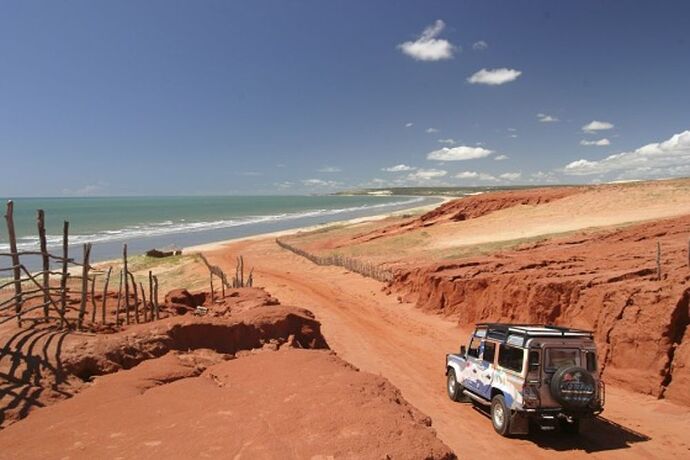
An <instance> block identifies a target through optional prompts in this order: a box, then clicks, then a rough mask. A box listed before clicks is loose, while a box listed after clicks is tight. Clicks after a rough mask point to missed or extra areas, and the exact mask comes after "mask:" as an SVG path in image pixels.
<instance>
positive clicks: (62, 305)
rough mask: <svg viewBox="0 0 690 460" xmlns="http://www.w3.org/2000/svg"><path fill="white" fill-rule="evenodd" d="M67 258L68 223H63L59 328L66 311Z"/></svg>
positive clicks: (61, 325)
mask: <svg viewBox="0 0 690 460" xmlns="http://www.w3.org/2000/svg"><path fill="white" fill-rule="evenodd" d="M68 256H69V222H67V221H64V223H63V224H62V276H60V309H61V310H62V314H61V315H60V316H61V319H60V328H62V327H63V320H62V318H64V317H65V311H66V310H67V278H68V277H69V272H68V271H67V268H68V266H67V264H68V260H67V258H68Z"/></svg>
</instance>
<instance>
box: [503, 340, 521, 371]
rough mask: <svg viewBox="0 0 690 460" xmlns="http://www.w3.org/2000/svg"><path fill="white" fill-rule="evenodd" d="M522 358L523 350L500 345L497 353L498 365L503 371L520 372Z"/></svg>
mask: <svg viewBox="0 0 690 460" xmlns="http://www.w3.org/2000/svg"><path fill="white" fill-rule="evenodd" d="M524 356H525V350H523V349H522V348H516V347H511V346H510V345H501V348H500V350H499V351H498V365H499V366H501V367H502V368H504V369H509V370H511V371H515V372H522V359H523V357H524Z"/></svg>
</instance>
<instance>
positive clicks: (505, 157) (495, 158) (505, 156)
mask: <svg viewBox="0 0 690 460" xmlns="http://www.w3.org/2000/svg"><path fill="white" fill-rule="evenodd" d="M508 158H510V157H509V156H508V155H496V156H495V157H494V160H496V161H503V160H507V159H508Z"/></svg>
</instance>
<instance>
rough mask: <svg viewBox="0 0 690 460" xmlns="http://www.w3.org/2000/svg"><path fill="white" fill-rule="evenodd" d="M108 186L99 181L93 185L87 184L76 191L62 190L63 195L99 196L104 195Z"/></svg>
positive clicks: (104, 182)
mask: <svg viewBox="0 0 690 460" xmlns="http://www.w3.org/2000/svg"><path fill="white" fill-rule="evenodd" d="M109 186H110V184H109V183H108V182H106V181H102V180H99V181H98V182H96V183H94V184H87V185H84V186H83V187H80V188H78V189H70V188H65V189H62V193H63V195H72V196H93V195H99V194H102V193H104V192H105V191H106V190H107V189H108V187H109Z"/></svg>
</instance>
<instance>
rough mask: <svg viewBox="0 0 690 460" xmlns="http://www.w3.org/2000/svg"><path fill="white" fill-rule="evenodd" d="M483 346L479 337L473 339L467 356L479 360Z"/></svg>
mask: <svg viewBox="0 0 690 460" xmlns="http://www.w3.org/2000/svg"><path fill="white" fill-rule="evenodd" d="M480 345H481V339H479V338H477V337H472V341H471V342H470V346H469V347H468V348H467V356H471V357H473V358H479V347H480Z"/></svg>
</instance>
